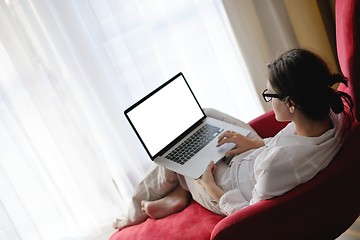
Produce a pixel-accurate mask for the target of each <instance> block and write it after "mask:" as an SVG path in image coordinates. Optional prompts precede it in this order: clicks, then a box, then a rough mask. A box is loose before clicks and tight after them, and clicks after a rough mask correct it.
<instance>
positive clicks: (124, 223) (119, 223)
mask: <svg viewBox="0 0 360 240" xmlns="http://www.w3.org/2000/svg"><path fill="white" fill-rule="evenodd" d="M131 225H134V223H131V222H130V221H129V220H127V219H126V218H124V219H118V218H117V219H116V220H115V222H114V223H113V228H115V229H118V230H121V229H123V228H125V227H129V226H131Z"/></svg>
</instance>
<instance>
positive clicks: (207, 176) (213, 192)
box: [197, 161, 224, 202]
mask: <svg viewBox="0 0 360 240" xmlns="http://www.w3.org/2000/svg"><path fill="white" fill-rule="evenodd" d="M215 169H216V166H215V163H214V161H211V162H210V163H209V165H208V166H207V168H206V170H205V172H204V174H203V175H202V176H201V177H200V178H198V180H197V182H198V183H199V184H200V185H201V186H202V187H203V188H204V189H205V191H206V192H207V193H208V194H209V195H210V196H211V197H212V198H213V199H214V200H215V201H216V202H219V200H220V197H221V196H222V195H223V194H224V191H223V190H222V189H221V188H220V187H219V186H218V185H217V184H216V182H215V179H214V172H215Z"/></svg>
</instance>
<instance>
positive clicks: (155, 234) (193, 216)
mask: <svg viewBox="0 0 360 240" xmlns="http://www.w3.org/2000/svg"><path fill="white" fill-rule="evenodd" d="M222 218H223V217H222V216H220V215H217V214H214V213H212V212H210V211H208V210H207V209H205V208H203V207H202V206H200V205H199V204H198V203H197V202H195V201H192V202H191V204H190V205H189V206H188V207H187V208H185V209H184V210H183V211H181V212H179V213H175V214H172V215H170V216H168V217H166V218H162V219H158V220H154V219H151V218H148V219H147V220H146V221H145V222H143V223H141V224H140V225H136V226H132V227H128V228H125V229H123V230H121V231H120V232H115V233H114V234H113V235H112V236H111V237H110V240H128V239H132V240H162V239H164V240H167V239H181V240H192V239H198V240H208V239H210V234H211V231H212V229H213V228H214V226H215V225H216V224H217V223H218V222H219V221H220V220H221V219H222ZM180 229H181V230H180ZM179 230H180V231H179Z"/></svg>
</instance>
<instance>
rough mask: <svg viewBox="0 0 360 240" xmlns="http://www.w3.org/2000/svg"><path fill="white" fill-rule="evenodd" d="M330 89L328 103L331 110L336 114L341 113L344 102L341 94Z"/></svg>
mask: <svg viewBox="0 0 360 240" xmlns="http://www.w3.org/2000/svg"><path fill="white" fill-rule="evenodd" d="M330 91H331V93H330V96H329V103H330V107H331V110H332V111H333V112H334V113H336V114H338V113H341V112H342V111H344V103H343V101H342V95H341V93H340V92H338V91H336V90H334V89H331V90H330Z"/></svg>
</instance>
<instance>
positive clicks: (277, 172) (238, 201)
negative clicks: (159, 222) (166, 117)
mask: <svg viewBox="0 0 360 240" xmlns="http://www.w3.org/2000/svg"><path fill="white" fill-rule="evenodd" d="M268 75H269V76H268V83H267V89H266V90H265V91H264V92H263V94H262V95H263V98H264V100H265V101H266V102H271V103H272V107H273V110H274V112H275V117H276V119H277V120H278V121H289V122H290V123H289V124H288V125H287V126H286V127H285V128H284V129H283V130H281V131H280V132H279V133H278V134H277V135H276V136H275V137H273V138H268V139H261V138H260V137H259V136H258V135H257V134H256V133H255V132H254V131H252V133H251V134H250V135H249V136H248V137H245V136H242V135H240V134H238V133H235V132H230V131H227V132H224V133H223V134H222V135H220V137H219V142H218V146H221V145H223V144H226V143H230V142H231V143H235V144H236V147H235V148H234V149H233V150H230V151H229V152H228V153H227V157H228V158H229V159H231V160H230V161H229V162H228V163H225V162H224V161H220V162H219V163H217V164H216V166H215V164H214V163H213V162H211V163H210V164H209V166H208V167H207V169H206V170H205V172H204V174H203V175H202V176H201V177H200V178H199V179H197V180H193V179H190V178H187V177H184V176H181V175H178V174H176V173H174V172H172V171H170V170H167V169H165V168H163V167H160V166H154V167H153V168H152V169H151V170H150V172H149V174H148V175H147V176H146V177H145V178H144V180H143V181H142V182H141V183H140V184H139V185H138V187H137V189H136V192H135V193H134V195H133V198H132V202H131V204H130V207H129V211H128V215H127V216H126V217H125V218H123V219H122V220H119V219H117V220H116V222H115V223H114V227H115V228H117V229H122V228H124V227H127V226H130V225H134V224H137V223H140V222H142V221H144V220H145V219H146V218H147V217H152V218H155V219H158V218H163V217H166V216H168V215H170V214H172V213H175V212H178V211H181V210H182V209H184V208H185V207H186V206H187V205H188V203H189V200H190V199H191V198H193V199H194V200H195V201H197V202H198V203H200V204H201V205H202V206H204V207H205V208H207V209H209V210H211V211H213V212H214V213H217V214H221V215H229V214H231V213H233V212H235V211H237V210H239V209H241V208H244V207H246V206H249V205H251V204H254V203H256V202H259V201H261V200H264V199H270V198H273V197H275V196H280V195H282V194H284V193H286V192H287V191H289V190H291V189H293V188H294V187H296V186H297V185H299V184H301V183H304V182H306V181H308V180H310V179H311V178H313V177H314V176H315V175H316V174H317V173H318V172H319V171H321V170H322V169H324V168H325V167H326V166H327V165H328V164H329V162H330V161H331V160H332V159H333V157H334V156H335V154H336V153H337V152H338V150H339V149H340V147H341V145H342V143H343V140H344V137H345V135H346V132H347V129H348V126H350V124H351V121H352V118H351V117H349V116H351V115H347V111H345V110H346V109H345V108H348V109H347V110H349V111H348V112H351V109H352V100H351V97H350V96H349V95H348V94H346V93H344V92H340V91H336V90H334V89H333V88H332V87H333V85H334V84H336V83H343V84H347V81H346V79H345V78H344V77H343V76H342V75H340V74H331V73H330V71H329V68H328V66H327V64H326V63H325V62H324V60H322V59H321V58H320V57H319V56H317V55H315V54H314V53H312V52H310V51H307V50H304V49H293V50H290V51H287V52H285V53H283V54H282V55H280V56H279V57H278V58H276V59H275V60H274V61H273V62H272V63H270V64H269V65H268ZM207 115H210V116H212V117H215V118H219V119H221V120H225V121H229V122H231V123H237V124H238V125H240V126H242V127H244V126H246V127H247V128H250V127H249V126H248V125H246V124H245V123H243V122H240V121H239V120H236V119H234V118H231V117H230V116H227V115H225V114H221V113H220V112H217V111H214V110H207Z"/></svg>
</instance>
